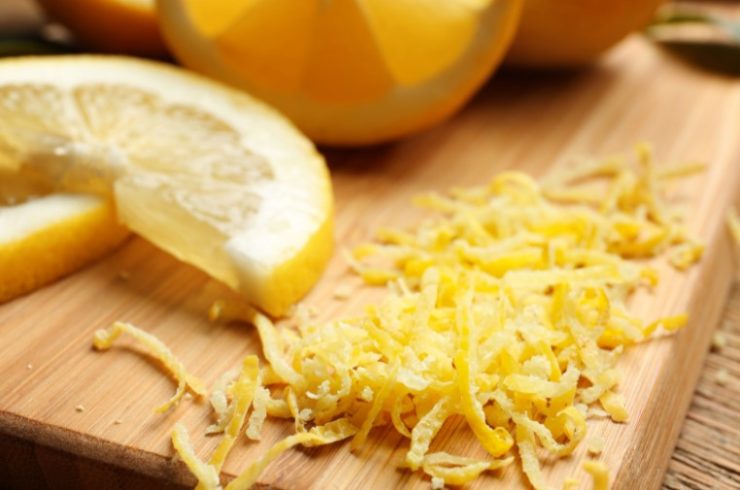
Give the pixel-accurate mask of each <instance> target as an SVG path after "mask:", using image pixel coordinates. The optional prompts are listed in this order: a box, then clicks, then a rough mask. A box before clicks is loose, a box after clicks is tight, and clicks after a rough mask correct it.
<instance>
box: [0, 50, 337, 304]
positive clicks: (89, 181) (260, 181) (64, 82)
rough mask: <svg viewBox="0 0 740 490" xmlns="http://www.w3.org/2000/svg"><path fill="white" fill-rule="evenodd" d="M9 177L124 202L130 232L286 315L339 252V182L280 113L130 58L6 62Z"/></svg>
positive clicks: (0, 100)
mask: <svg viewBox="0 0 740 490" xmlns="http://www.w3.org/2000/svg"><path fill="white" fill-rule="evenodd" d="M0 170H4V171H8V172H26V173H28V174H33V175H41V176H43V178H44V179H46V180H47V181H48V182H49V185H50V186H51V187H53V188H56V189H64V190H67V191H71V192H84V193H93V194H97V195H101V196H108V195H111V196H113V198H114V200H115V204H116V208H117V213H118V217H119V219H120V220H121V222H122V223H123V224H125V225H126V226H127V227H128V228H130V229H131V230H132V231H134V232H136V233H138V234H140V235H141V236H143V237H144V238H146V239H148V240H149V241H151V242H152V243H154V244H155V245H157V246H159V247H161V248H162V249H164V250H166V251H167V252H169V253H171V254H173V255H174V256H176V257H178V258H179V259H181V260H183V261H185V262H188V263H190V264H193V265H195V266H196V267H198V268H200V269H202V270H203V271H205V272H207V273H208V274H210V275H211V276H213V277H214V278H216V279H218V280H220V281H223V282H224V283H226V284H228V285H229V286H230V287H232V288H234V289H236V290H238V291H240V292H241V293H243V294H244V296H245V297H246V299H247V300H248V301H250V302H251V303H252V304H254V305H256V306H258V307H259V308H261V309H263V310H264V311H266V312H268V313H270V314H273V315H281V314H283V313H284V312H285V311H286V309H287V308H288V307H289V306H290V305H291V304H293V303H294V302H295V301H296V300H298V299H299V298H300V297H301V296H302V295H303V294H305V293H306V292H307V291H308V289H310V287H311V286H312V285H313V284H314V283H315V282H316V280H317V279H318V277H319V275H320V273H321V271H322V270H323V268H324V265H325V264H326V262H327V260H328V258H329V256H330V254H331V251H332V245H333V239H332V233H333V220H332V208H333V199H332V192H331V183H330V180H329V175H328V172H327V169H326V166H325V164H324V161H323V159H322V157H321V156H320V155H319V154H318V153H317V152H316V150H315V148H314V147H313V145H312V144H311V143H310V142H309V141H308V140H306V139H305V138H304V137H303V136H302V135H301V134H300V133H299V132H298V131H297V130H296V129H294V128H293V126H292V125H291V124H290V123H289V122H288V121H287V120H286V119H284V118H283V117H281V116H280V115H279V114H278V113H276V112H275V111H274V110H272V109H270V108H269V107H267V106H265V105H264V104H262V103H260V102H257V101H256V100H254V99H252V98H250V97H249V96H247V95H245V94H243V93H241V92H238V91H235V90H232V89H229V88H227V87H224V86H222V85H220V84H218V83H214V82H211V81H209V80H206V79H204V78H201V77H199V76H197V75H193V74H190V73H188V72H186V71H184V70H181V69H178V68H174V67H170V66H167V65H164V64H158V63H154V62H147V61H141V60H134V59H128V58H122V57H84V56H83V57H48V58H35V59H9V60H5V61H2V62H0Z"/></svg>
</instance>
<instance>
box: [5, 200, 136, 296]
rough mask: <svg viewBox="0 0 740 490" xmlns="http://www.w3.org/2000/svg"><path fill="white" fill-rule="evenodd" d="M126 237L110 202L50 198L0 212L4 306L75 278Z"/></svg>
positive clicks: (11, 206)
mask: <svg viewBox="0 0 740 490" xmlns="http://www.w3.org/2000/svg"><path fill="white" fill-rule="evenodd" d="M127 235H128V232H127V231H126V229H125V228H124V227H122V226H120V225H119V224H118V221H117V220H116V216H115V213H114V209H113V206H112V204H111V203H110V201H108V200H106V199H104V198H101V197H97V196H90V195H80V194H52V195H48V196H44V197H40V198H38V199H30V200H27V201H25V202H22V203H21V204H17V205H7V206H0V271H2V281H0V302H4V301H7V300H9V299H13V298H15V297H17V296H20V295H22V294H25V293H28V292H30V291H33V290H35V289H37V288H39V287H41V286H43V285H45V284H48V283H50V282H52V281H54V280H55V279H58V278H60V277H62V276H64V275H67V274H69V273H71V272H74V271H75V270H77V269H78V268H80V267H82V266H84V265H86V264H88V263H90V262H92V261H93V260H95V259H97V258H99V257H101V256H103V255H105V254H106V253H108V252H110V251H111V250H113V249H114V248H115V247H116V246H118V245H119V244H120V243H121V242H122V241H123V240H124V239H125V238H126V236H127Z"/></svg>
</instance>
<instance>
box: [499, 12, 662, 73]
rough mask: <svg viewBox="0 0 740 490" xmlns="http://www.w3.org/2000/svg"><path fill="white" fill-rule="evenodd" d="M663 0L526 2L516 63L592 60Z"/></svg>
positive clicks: (512, 55)
mask: <svg viewBox="0 0 740 490" xmlns="http://www.w3.org/2000/svg"><path fill="white" fill-rule="evenodd" d="M663 2H664V0H525V2H524V12H523V13H522V19H521V23H520V25H519V30H518V31H517V34H516V37H515V39H514V43H513V45H512V47H511V49H510V50H509V53H508V55H507V58H506V59H507V62H508V63H509V64H511V65H517V66H527V67H561V66H576V65H581V64H585V63H588V62H590V61H592V60H594V59H595V58H596V57H598V56H599V55H600V54H601V53H602V52H604V51H606V50H607V49H609V48H610V47H612V46H614V45H615V44H617V43H618V42H619V41H620V40H621V39H622V38H624V37H625V36H626V35H627V34H629V33H631V32H633V31H635V30H637V29H640V28H642V27H643V26H645V25H646V24H647V23H648V22H649V21H650V19H652V17H653V15H654V14H655V11H656V10H657V8H658V6H660V4H661V3H663Z"/></svg>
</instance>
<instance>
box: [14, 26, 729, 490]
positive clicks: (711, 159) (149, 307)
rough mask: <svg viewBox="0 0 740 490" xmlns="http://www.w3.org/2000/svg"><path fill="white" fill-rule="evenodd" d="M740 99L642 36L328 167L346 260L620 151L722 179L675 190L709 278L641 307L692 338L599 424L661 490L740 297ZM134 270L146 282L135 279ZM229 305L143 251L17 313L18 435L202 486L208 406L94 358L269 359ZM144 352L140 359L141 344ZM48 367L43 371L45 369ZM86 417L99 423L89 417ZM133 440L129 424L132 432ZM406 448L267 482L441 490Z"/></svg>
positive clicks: (350, 305) (210, 365) (457, 442)
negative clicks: (454, 195) (457, 192)
mask: <svg viewBox="0 0 740 490" xmlns="http://www.w3.org/2000/svg"><path fill="white" fill-rule="evenodd" d="M738 135H740V85H738V83H737V82H736V81H734V80H732V79H727V78H722V77H717V76H712V75H709V74H706V73H703V72H700V71H696V70H694V69H692V68H691V67H689V66H686V65H684V64H682V63H681V62H680V61H678V60H674V59H672V58H670V57H669V56H668V55H666V54H665V53H663V52H661V51H660V50H659V49H657V48H655V47H653V46H650V45H649V44H647V43H646V42H645V41H643V40H641V39H639V38H637V37H635V38H632V39H630V40H628V41H627V42H626V43H624V44H623V45H622V46H621V47H620V48H619V49H617V50H615V51H614V52H612V53H611V54H610V55H609V56H608V57H607V58H605V59H604V60H603V62H602V63H601V64H599V65H597V66H596V67H594V68H593V69H591V70H588V71H583V72H574V73H566V74H551V75H541V76H537V77H534V76H532V75H531V74H517V73H508V74H506V73H504V74H502V75H501V76H497V77H496V78H495V79H494V81H493V82H492V83H491V84H490V85H489V86H488V87H486V88H485V89H484V91H483V92H482V93H481V94H480V95H479V96H478V97H477V98H476V100H475V101H474V102H473V103H472V104H471V105H470V106H469V107H468V109H466V110H465V111H464V112H463V113H461V114H460V115H459V116H457V117H456V118H454V119H453V120H451V121H449V122H448V123H446V124H444V125H442V126H440V127H439V128H437V129H434V130H432V131H430V132H427V133H425V134H424V135H421V136H419V137H416V138H413V139H410V140H407V141H405V142H402V143H399V144H395V145H388V146H384V147H379V148H375V149H371V150H364V151H332V152H327V155H328V158H329V161H330V163H331V165H332V173H333V179H334V184H335V189H336V197H337V209H338V214H337V227H338V242H339V245H340V246H344V245H351V244H354V243H357V242H358V241H361V240H363V239H365V238H367V237H368V236H370V234H371V232H372V230H374V229H376V228H377V227H379V226H380V225H384V226H385V225H391V226H392V225H404V224H408V223H410V222H413V221H414V220H415V219H416V217H417V216H416V214H415V213H414V212H412V211H411V210H410V208H409V206H408V200H409V198H410V197H411V195H413V194H414V193H416V192H419V191H422V190H429V189H437V190H444V189H445V188H447V187H449V186H451V185H467V184H473V183H479V182H480V181H481V180H486V179H488V178H490V177H491V176H492V175H493V174H494V173H495V172H497V171H500V170H503V169H506V168H518V169H520V170H524V171H529V172H531V173H534V174H536V175H541V174H543V173H544V172H546V171H547V170H549V169H552V168H554V167H555V166H561V165H567V162H568V160H567V158H568V157H569V156H572V155H578V154H589V155H604V154H609V153H612V152H615V151H622V150H625V149H627V148H629V146H630V145H631V144H632V143H634V142H635V141H638V140H642V139H644V140H648V141H651V142H653V143H654V144H655V145H656V148H657V150H658V151H657V154H658V157H659V158H660V159H661V160H663V161H682V160H686V159H701V160H703V161H706V162H708V163H709V164H710V166H709V169H708V171H707V172H706V174H705V175H702V176H701V177H697V178H696V179H693V180H691V181H690V182H688V183H687V184H685V185H681V186H679V187H678V188H677V195H678V198H677V199H676V204H677V205H679V206H683V207H685V208H686V209H687V211H688V216H689V227H690V229H691V231H692V232H694V233H695V234H697V235H699V236H701V237H702V239H703V240H704V241H705V242H706V244H707V251H706V256H705V258H704V260H703V261H702V262H701V264H700V265H699V266H698V267H696V268H695V269H693V270H691V271H689V272H688V273H685V274H682V273H677V272H675V271H672V270H669V269H667V268H665V269H663V270H662V271H661V272H662V282H661V285H660V286H659V287H658V288H657V290H656V291H655V292H654V293H653V294H647V293H645V294H641V295H639V296H638V297H636V298H635V300H634V302H633V305H632V307H633V308H634V310H635V311H636V312H638V313H639V314H641V315H643V316H644V317H646V318H654V317H657V316H660V315H663V314H667V313H672V312H676V311H682V310H688V311H689V312H690V313H691V316H692V321H691V322H690V325H689V326H688V328H686V329H685V330H684V331H682V332H680V333H679V334H678V335H676V336H675V337H673V338H666V339H660V340H657V341H654V342H651V343H649V344H646V345H642V346H640V347H637V348H635V349H633V350H631V351H630V352H629V353H628V354H627V355H626V356H625V358H624V362H623V364H622V368H623V371H624V373H625V382H624V383H623V386H622V391H623V393H624V394H625V396H626V398H627V405H628V408H629V409H630V411H631V413H632V420H631V422H630V423H629V424H626V425H617V424H611V423H606V422H602V423H593V424H590V425H589V431H590V433H592V434H602V435H603V436H604V437H605V438H606V440H607V444H606V450H605V453H604V456H603V457H602V459H603V460H604V461H605V462H606V463H607V464H608V466H609V467H610V468H611V469H612V474H613V475H615V478H616V480H615V485H614V488H624V489H634V488H657V487H659V486H660V484H661V482H662V480H663V475H664V472H665V467H666V464H667V462H668V459H669V455H670V453H671V450H672V448H673V445H674V443H675V440H676V437H677V436H678V432H679V429H680V427H681V421H682V420H683V416H684V414H685V411H686V408H687V406H688V403H689V400H690V397H691V393H692V391H693V387H694V385H695V382H696V380H697V378H698V376H699V373H700V367H701V365H702V362H703V360H704V357H705V352H706V350H707V347H708V345H709V340H710V337H711V333H712V329H713V326H714V325H715V324H716V321H717V319H718V318H719V314H720V311H721V307H722V305H723V304H724V300H725V298H726V295H727V291H728V288H729V285H730V283H731V280H732V270H733V269H732V266H731V246H730V243H729V239H728V236H727V234H726V232H725V229H724V210H725V209H726V208H727V207H728V205H729V204H730V203H731V202H732V201H733V199H734V196H736V195H737V187H738V185H740V140H739V138H738ZM121 271H127V272H128V274H129V275H130V278H129V279H128V280H124V279H122V278H121V276H120V274H119V273H120V272H121ZM339 283H348V284H350V285H352V286H353V287H354V284H355V283H353V282H352V281H351V279H349V278H348V277H347V274H346V271H345V269H344V266H343V264H342V263H341V261H340V260H339V259H337V260H335V261H334V262H333V263H332V264H331V266H330V268H329V270H328V271H327V273H326V275H325V277H324V278H323V279H322V281H321V283H320V284H319V285H318V287H317V288H316V290H315V291H314V292H313V293H312V294H311V296H310V297H309V298H308V299H307V303H309V304H312V305H316V306H317V307H318V308H319V309H320V311H321V316H322V317H323V318H328V317H335V316H337V315H343V314H347V312H351V311H353V310H356V309H358V308H360V307H361V306H362V304H363V303H364V302H365V301H368V300H369V298H371V297H372V295H373V292H371V291H366V290H364V289H358V290H357V291H356V294H353V295H352V298H351V300H349V301H346V302H339V301H336V300H334V299H332V291H333V289H334V288H335V287H336V285H337V284H339ZM224 294H227V292H225V291H224V290H223V288H222V287H221V286H219V285H218V284H216V283H214V282H213V281H211V280H209V279H208V278H206V277H205V276H203V275H202V274H201V273H199V272H198V271H196V270H193V269H192V268H189V267H187V266H184V265H182V264H180V263H178V262H177V261H175V260H174V259H172V258H170V257H168V256H167V255H165V254H163V253H161V252H159V251H158V250H156V249H155V248H153V247H152V246H150V245H148V244H146V243H145V242H143V241H142V240H139V239H134V240H132V241H130V242H129V243H128V244H127V245H126V246H125V247H123V248H122V249H121V250H120V251H119V252H118V253H116V254H115V255H113V256H111V257H109V258H107V259H106V260H104V261H101V262H99V263H98V264H96V265H94V266H92V267H90V268H88V269H86V270H85V271H82V272H80V273H78V274H76V275H74V276H72V277H69V278H67V279H65V280H63V281H60V282H58V283H56V284H54V285H52V286H50V287H47V288H44V289H42V290H40V291H37V292H36V293H34V294H32V295H29V296H27V297H24V298H21V299H18V300H16V301H13V302H11V303H8V304H6V305H3V306H1V307H0V372H3V376H2V377H0V431H1V432H4V433H7V434H10V435H12V436H13V437H14V438H17V439H21V440H25V441H31V442H34V443H38V444H43V445H44V446H48V447H51V448H55V449H61V450H64V451H67V452H70V453H73V454H76V455H80V456H81V457H83V458H87V459H89V460H94V461H97V462H102V463H105V464H114V465H119V466H122V467H125V468H128V469H130V470H133V471H135V472H137V473H141V474H144V475H149V476H152V477H156V478H162V479H164V480H166V481H170V482H175V483H183V484H192V483H193V479H192V478H191V477H190V476H189V475H188V474H187V472H186V471H185V469H184V467H183V466H182V465H181V464H178V463H174V462H172V459H171V456H172V450H171V448H170V444H169V436H168V435H169V431H170V429H171V427H172V424H173V423H174V422H175V421H177V420H182V421H183V422H184V423H185V424H186V426H188V427H189V428H190V430H191V432H192V433H193V434H195V436H194V442H195V445H196V448H197V450H198V452H199V453H200V454H201V455H206V454H209V453H210V451H212V450H213V448H214V447H215V444H216V443H217V440H216V439H215V438H206V437H202V436H200V434H202V432H203V429H204V428H205V426H206V425H207V424H208V423H210V413H209V410H208V408H207V407H206V405H205V404H204V403H196V402H186V403H183V404H181V406H179V407H178V408H177V409H176V410H174V411H173V412H172V413H169V414H166V415H164V416H162V415H156V414H154V413H153V412H152V408H153V407H154V406H156V405H158V404H160V403H161V402H162V401H164V400H166V399H167V398H168V397H169V396H170V395H171V393H172V390H173V386H172V383H171V381H170V380H169V379H168V378H167V377H166V376H164V375H163V374H162V372H161V370H160V369H159V367H158V366H157V365H156V364H154V363H151V362H150V361H149V360H148V359H147V358H146V357H145V356H141V355H139V354H138V350H137V348H136V347H126V346H123V347H121V348H116V349H113V350H112V351H110V352H106V353H96V352H93V351H92V350H91V348H90V341H91V336H92V332H93V331H94V330H95V329H96V328H99V327H100V326H105V325H107V324H109V323H111V322H112V321H114V320H119V319H120V320H127V321H131V322H133V323H136V324H139V325H141V326H142V327H144V328H145V329H147V330H149V331H151V332H153V333H154V334H156V335H157V336H159V337H160V338H161V339H162V340H163V341H164V342H166V343H167V344H168V345H170V347H171V348H172V350H173V351H174V352H175V353H176V354H177V355H178V356H180V357H181V358H182V359H183V361H184V362H185V364H186V365H187V366H189V368H190V370H191V371H193V372H194V373H195V374H197V375H199V376H201V377H202V378H203V379H204V380H205V381H206V382H208V383H210V382H212V381H213V380H214V379H215V378H216V377H217V376H218V375H219V374H220V373H221V372H223V371H225V370H226V369H229V368H231V367H233V366H235V365H237V363H238V362H239V360H240V359H241V358H242V357H243V356H244V355H245V354H247V353H252V352H259V344H258V341H257V339H256V336H255V335H254V332H253V331H252V330H251V329H250V328H248V327H247V326H244V325H213V324H209V323H208V322H207V321H206V319H205V311H206V309H207V307H208V306H209V305H210V303H211V302H212V301H213V300H214V299H217V298H219V297H222V296H223V295H224ZM129 345H130V344H129ZM29 364H30V365H31V367H30V368H29V367H28V365H29ZM78 405H82V406H83V407H84V411H81V412H80V411H77V410H75V407H77V406H78ZM118 422H120V423H118ZM288 432H289V427H287V426H286V425H281V424H279V423H271V424H270V425H269V426H268V427H267V430H266V433H265V436H264V438H263V440H262V441H261V442H260V443H258V444H254V443H252V444H247V443H242V444H238V445H237V447H236V449H235V451H234V453H233V454H232V456H231V457H230V459H229V461H228V462H227V464H226V466H225V472H226V474H227V475H234V474H236V473H238V472H239V470H240V469H241V468H243V467H244V466H245V465H246V464H247V462H249V461H251V460H253V459H254V458H255V457H257V456H258V455H259V454H261V453H262V452H264V451H265V449H266V448H267V447H269V446H270V445H271V444H272V443H274V442H275V441H276V440H278V439H279V438H281V437H283V436H284V435H286V434H287V433H288ZM439 442H440V443H441V444H442V445H444V446H445V448H446V449H449V450H451V451H453V452H458V453H466V454H471V455H476V454H477V455H481V454H482V450H481V449H480V447H479V446H478V444H477V442H475V441H474V439H473V438H472V437H471V435H470V434H468V433H466V432H464V431H463V430H462V429H461V428H460V427H455V426H454V425H450V426H449V427H447V428H446V430H445V431H444V433H443V434H441V436H440V441H439ZM405 449H406V443H405V442H404V441H402V440H401V438H400V437H399V436H397V435H394V434H391V433H389V432H383V431H382V430H378V431H376V432H374V433H373V434H372V436H371V438H370V440H369V442H368V444H367V446H366V447H365V448H364V449H363V451H362V454H361V455H360V456H353V455H351V454H350V453H349V452H348V450H347V448H346V447H345V446H336V447H331V448H321V449H316V450H311V451H301V450H296V451H292V452H290V453H288V454H286V455H285V456H284V457H282V458H281V459H280V461H279V462H278V463H277V464H273V465H271V466H270V467H269V468H268V470H267V471H266V472H265V474H264V475H263V476H262V478H261V482H262V483H263V484H265V485H269V486H274V487H276V488H285V489H288V488H296V489H297V488H358V485H360V486H361V487H363V488H397V487H403V488H427V487H428V484H429V483H428V481H425V480H422V479H421V478H419V477H418V475H412V474H409V473H407V472H402V471H399V470H396V469H395V466H397V463H398V462H399V461H400V459H401V457H402V455H403V453H404V451H405ZM583 457H584V454H583V451H579V452H578V453H577V454H575V455H574V456H573V457H571V458H569V459H568V460H564V461H559V462H556V463H554V464H552V465H548V467H547V471H546V475H547V478H548V480H549V481H550V482H551V483H552V484H553V485H554V486H560V483H561V482H562V480H563V479H564V478H565V477H567V476H571V475H573V476H576V477H578V478H580V479H581V480H582V482H583V485H582V487H583V488H587V487H588V485H587V484H586V483H587V479H586V478H585V474H584V473H583V472H582V471H581V470H580V469H579V468H580V462H581V461H582V459H583ZM494 483H497V484H500V485H501V486H502V488H512V487H516V486H521V485H523V483H522V479H521V475H520V473H519V472H518V471H517V470H516V468H511V469H509V470H507V471H506V472H505V473H504V475H503V476H502V477H501V478H494V477H486V478H483V479H481V480H479V481H478V482H476V483H475V484H473V485H471V488H487V487H488V486H490V485H492V484H494Z"/></svg>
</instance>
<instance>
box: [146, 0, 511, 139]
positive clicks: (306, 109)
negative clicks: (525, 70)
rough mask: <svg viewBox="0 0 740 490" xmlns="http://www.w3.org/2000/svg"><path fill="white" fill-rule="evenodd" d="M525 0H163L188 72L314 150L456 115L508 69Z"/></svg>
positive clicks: (170, 33) (170, 34) (170, 36)
mask: <svg viewBox="0 0 740 490" xmlns="http://www.w3.org/2000/svg"><path fill="white" fill-rule="evenodd" d="M521 5H522V2H521V0H332V1H330V2H327V1H323V0H301V1H299V2H296V1H295V0H238V1H227V0H215V1H212V2H208V3H207V6H206V2H202V1H199V0H187V1H182V0H158V2H157V6H158V9H159V20H160V25H161V27H162V32H163V34H164V36H165V38H166V39H167V40H168V44H169V45H170V46H171V48H172V49H173V51H174V53H175V55H176V56H177V57H178V59H180V61H182V62H183V63H184V64H186V65H187V66H189V67H191V68H194V69H195V70H197V71H201V72H203V73H206V74H208V75H210V76H213V77H214V78H218V79H220V80H223V81H225V82H227V83H230V84H232V85H235V86H238V87H240V88H243V89H245V90H247V91H248V92H250V93H252V94H254V95H256V96H258V97H260V98H262V99H264V100H267V101H268V102H270V103H271V104H273V105H275V106H276V107H277V108H278V109H280V110H281V111H282V112H283V113H285V114H286V115H288V116H289V117H290V118H291V119H292V120H293V121H294V122H295V123H296V124H297V125H298V126H299V127H300V128H301V129H302V130H303V131H305V132H306V134H307V135H308V136H310V137H311V138H313V139H314V140H315V141H319V142H322V143H328V144H337V145H353V144H368V143H377V142H381V141H385V140H388V139H393V138H397V137H400V136H403V135H406V134H408V133H411V132H413V131H417V130H419V129H422V128H425V127H428V126H430V125H432V124H434V123H436V122H438V121H440V120H441V119H443V118H445V117H447V116H449V115H450V114H451V113H453V112H454V111H455V110H457V109H458V108H459V107H460V106H461V105H462V104H463V103H464V102H465V101H467V99H468V98H469V97H470V96H471V95H472V94H473V93H474V92H475V90H476V89H477V88H478V87H479V86H480V85H481V84H482V83H483V82H484V81H485V79H486V78H487V77H488V75H490V73H491V72H492V71H493V70H494V69H495V67H496V66H497V65H498V63H499V62H500V60H501V58H502V57H503V55H504V53H505V50H506V48H507V47H508V45H509V42H510V41H511V39H512V37H513V34H514V30H515V28H516V24H517V21H518V17H519V12H520V10H521Z"/></svg>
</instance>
